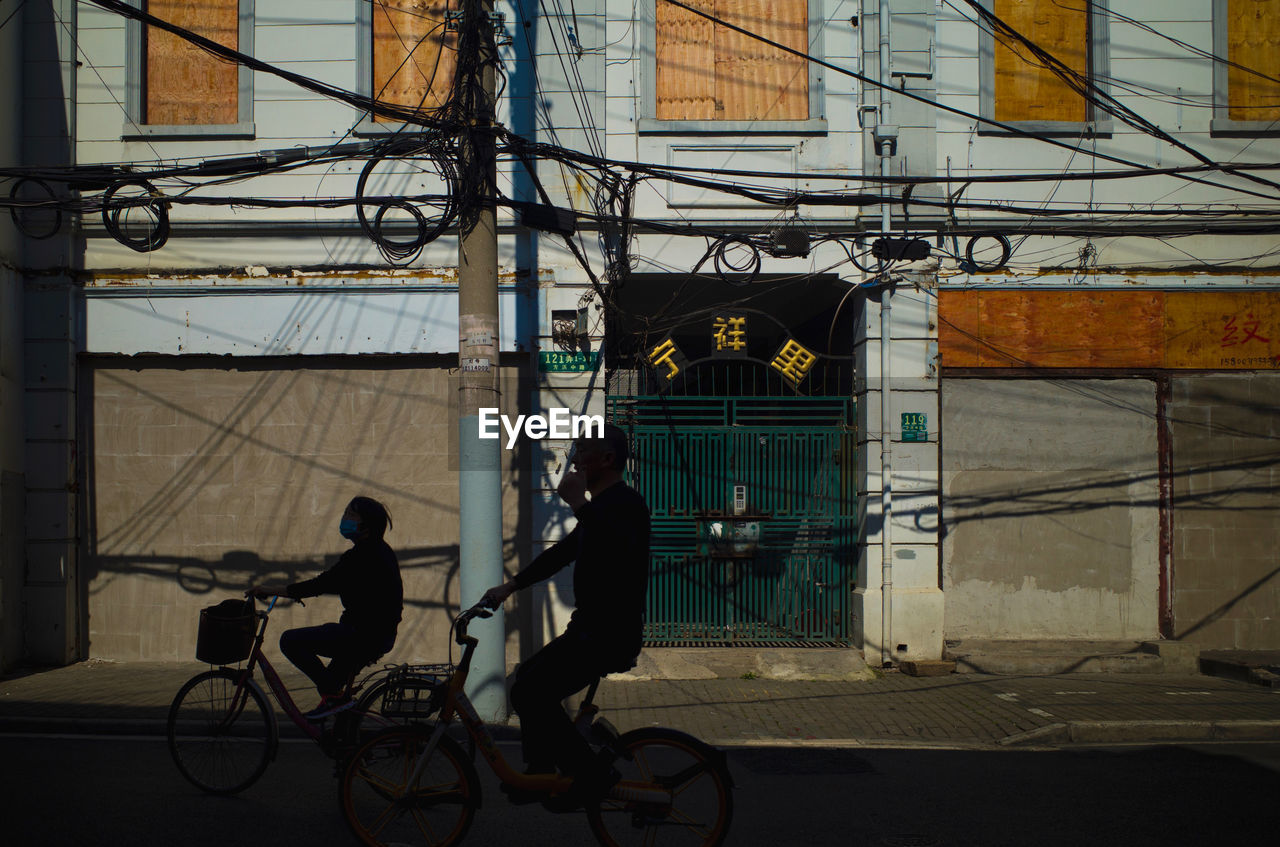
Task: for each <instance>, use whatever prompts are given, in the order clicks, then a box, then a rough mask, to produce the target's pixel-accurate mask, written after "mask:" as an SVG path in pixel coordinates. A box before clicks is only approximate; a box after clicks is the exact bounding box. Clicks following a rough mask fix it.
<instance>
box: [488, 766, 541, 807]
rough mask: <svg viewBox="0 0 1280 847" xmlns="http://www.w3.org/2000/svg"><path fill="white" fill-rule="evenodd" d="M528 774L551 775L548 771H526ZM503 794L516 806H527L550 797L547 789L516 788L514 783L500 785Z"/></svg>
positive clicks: (499, 788)
mask: <svg viewBox="0 0 1280 847" xmlns="http://www.w3.org/2000/svg"><path fill="white" fill-rule="evenodd" d="M525 775H526V776H534V775H539V776H541V775H550V774H549V772H547V771H525ZM498 790H500V791H501V792H502V793H503V794H505V795H506V796H507V800H508V801H510V802H511V804H512V805H514V806H527V805H529V804H530V803H538V802H541V801H545V800H546V799H547V797H548V794H547V792H545V791H532V790H530V789H528V788H516V787H515V786H514V785H510V784H508V783H505V782H504V783H502V784H501V785H499V786H498Z"/></svg>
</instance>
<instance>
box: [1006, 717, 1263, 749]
mask: <svg viewBox="0 0 1280 847" xmlns="http://www.w3.org/2000/svg"><path fill="white" fill-rule="evenodd" d="M1166 741H1280V721H1267V720H1223V721H1159V720H1148V721H1070V722H1067V723H1054V724H1049V725H1048V726H1042V727H1039V728H1037V729H1033V730H1029V731H1027V732H1020V733H1017V734H1016V735H1010V736H1008V737H1006V738H1001V739H1000V740H999V741H997V742H996V744H998V745H1000V746H1002V747H1016V746H1019V745H1024V744H1158V743H1162V742H1166Z"/></svg>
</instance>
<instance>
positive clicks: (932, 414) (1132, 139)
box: [0, 0, 1280, 666]
mask: <svg viewBox="0 0 1280 847" xmlns="http://www.w3.org/2000/svg"><path fill="white" fill-rule="evenodd" d="M206 6H208V8H206ZM1077 7H1078V8H1077ZM130 9H142V10H143V11H144V12H145V13H147V14H149V15H152V16H154V17H155V18H157V19H160V20H163V21H167V22H169V23H171V24H174V25H176V27H177V28H179V29H181V30H189V31H192V32H195V33H196V34H198V35H200V36H202V37H204V38H207V39H210V40H211V41H212V42H214V43H215V44H216V45H221V46H222V47H224V48H227V49H229V50H233V51H236V53H238V54H243V55H245V56H249V57H252V59H253V60H255V62H256V63H257V64H253V63H246V62H244V61H239V62H237V61H233V60H231V59H229V58H228V55H223V56H222V57H221V58H214V57H211V56H210V55H209V54H208V53H207V52H202V51H200V50H198V49H196V48H193V47H192V46H191V43H190V42H189V40H187V39H184V38H183V37H181V36H180V34H178V33H175V32H174V31H173V30H172V28H171V29H168V30H166V29H161V28H159V27H157V26H154V25H149V24H148V22H147V20H146V19H145V18H139V17H138V16H137V15H134V14H130V11H129V10H130ZM192 9H194V7H187V6H185V5H183V4H177V3H161V2H149V3H146V4H140V3H139V4H135V5H133V6H124V5H123V4H113V3H111V2H105V0H104V2H91V3H80V4H77V3H73V2H70V0H44V2H39V3H31V2H29V3H28V4H26V7H25V8H24V10H23V11H22V13H21V14H20V15H19V16H18V17H17V18H16V20H17V21H18V24H17V25H10V26H9V27H6V28H5V29H4V30H0V32H5V33H7V35H6V37H10V38H13V37H16V36H14V35H13V33H15V32H21V33H22V36H23V38H22V50H20V51H19V50H14V51H9V52H8V53H6V56H8V57H15V56H16V57H19V58H7V59H6V60H5V61H11V62H19V63H20V66H21V67H20V70H21V76H20V78H22V79H23V87H22V88H21V89H18V88H16V87H10V88H9V89H8V90H7V94H6V96H7V97H8V98H9V99H8V100H7V101H6V104H7V106H6V107H7V108H8V109H9V111H10V112H13V113H18V112H19V111H21V113H22V115H23V117H24V120H23V121H21V122H17V121H14V122H10V123H8V124H7V126H8V127H10V130H9V132H10V135H9V137H8V141H7V142H6V143H7V144H8V145H9V146H8V147H6V148H4V160H5V161H6V162H9V163H12V164H17V165H21V166H23V167H25V168H28V169H36V170H33V171H32V175H33V176H38V177H39V179H38V180H28V181H27V182H26V183H25V184H24V185H21V186H18V187H17V188H16V189H15V191H16V193H15V194H12V195H11V198H13V199H14V200H15V201H22V203H21V204H18V205H17V207H16V208H15V215H14V218H13V224H14V225H13V226H10V225H9V224H8V223H6V224H4V225H5V226H6V227H7V228H6V229H5V231H4V233H3V237H4V238H5V239H7V240H6V241H4V242H3V244H2V245H0V246H2V247H3V251H4V256H5V265H4V267H0V274H6V275H7V276H6V277H5V280H4V291H5V298H6V299H5V303H4V305H5V309H4V315H5V317H4V321H5V324H4V325H3V326H4V331H3V333H2V334H0V348H2V349H0V352H3V353H4V356H5V363H6V364H5V367H4V369H3V381H0V389H2V390H3V394H2V395H0V399H3V401H4V403H3V409H4V417H3V421H4V427H5V429H4V434H3V436H4V437H3V445H0V447H2V449H0V458H3V463H4V465H3V470H4V474H5V476H4V486H5V488H4V496H3V498H0V499H3V507H4V514H3V526H4V532H5V535H4V542H3V545H0V554H2V555H3V556H4V557H5V558H4V564H3V571H2V572H0V580H2V581H0V610H2V611H0V614H3V632H4V653H3V662H4V663H5V664H6V665H7V666H11V665H13V664H14V663H16V662H17V661H21V660H23V659H25V660H28V661H38V662H53V663H65V662H68V661H73V660H76V659H80V658H87V657H91V656H95V657H102V658H111V659H121V660H132V659H160V660H181V659H187V658H189V657H190V656H191V655H192V653H193V645H194V635H195V621H196V614H197V612H198V610H199V609H200V608H201V607H203V606H205V605H208V604H210V603H212V602H216V601H217V600H219V599H222V597H223V596H227V595H229V594H232V593H235V592H237V591H239V590H241V589H242V588H243V587H245V586H247V585H248V584H250V583H251V582H256V581H263V580H267V579H270V580H273V581H275V580H279V579H282V578H283V579H286V580H292V579H296V578H302V577H305V576H306V575H308V574H310V573H312V572H314V571H316V570H318V569H319V568H321V567H323V566H324V565H325V563H326V562H328V561H331V560H332V559H333V557H335V556H336V555H337V554H338V553H339V552H340V550H341V549H342V546H343V545H342V542H341V540H340V539H339V537H338V536H337V533H336V522H337V518H338V515H339V514H340V513H341V510H342V506H343V505H344V503H345V501H346V500H347V499H348V498H349V497H350V496H353V495H355V494H359V493H365V494H369V495H371V496H375V497H378V498H379V499H382V500H384V501H385V502H386V503H387V504H388V505H389V507H390V510H391V513H392V516H393V519H394V521H395V526H394V529H393V531H392V534H391V536H390V540H391V542H392V543H393V545H394V546H395V547H396V548H397V550H399V551H400V552H401V557H402V564H403V565H404V567H405V574H406V597H407V603H406V614H405V623H404V625H403V626H402V629H401V637H400V642H399V645H398V646H397V648H396V653H395V654H394V655H393V656H392V657H391V658H396V659H423V660H430V659H438V658H440V657H441V655H442V653H443V651H444V649H445V648H446V643H445V642H446V632H447V623H448V612H449V611H450V610H451V609H455V608H456V605H457V602H458V543H459V534H458V524H459V521H460V520H465V515H461V514H460V513H459V497H458V493H457V491H458V460H457V439H458V433H457V429H456V420H457V416H458V412H457V399H456V398H457V389H458V368H459V360H458V352H459V340H460V339H459V332H458V319H457V314H458V286H459V279H458V270H457V268H458V264H459V258H458V251H459V244H458V241H459V239H458V222H457V220H456V217H451V215H454V213H455V212H456V208H457V207H458V192H459V191H466V190H468V185H467V184H466V180H465V176H466V172H465V170H464V171H462V172H461V174H460V172H459V167H458V161H457V158H456V156H454V157H451V156H450V155H449V153H448V151H449V150H450V149H452V148H448V147H447V145H446V146H443V147H442V146H441V144H442V142H440V141H439V138H440V137H441V136H440V135H439V133H440V132H442V131H443V130H442V129H441V127H440V126H432V125H430V121H431V120H432V119H433V118H431V116H435V118H439V116H440V115H442V114H447V115H453V116H454V117H455V118H456V115H454V113H453V112H451V111H450V110H451V109H452V108H453V107H454V104H455V101H454V100H453V99H452V98H453V94H452V92H453V90H454V87H453V81H454V80H455V79H457V78H458V75H459V74H463V73H466V68H467V53H466V50H465V49H464V48H462V47H460V46H459V45H460V38H461V34H460V31H459V26H460V19H457V18H456V17H455V16H454V15H453V14H452V13H453V12H457V11H459V7H458V5H457V4H456V3H450V2H445V0H416V2H410V0H377V1H376V2H356V3H353V2H350V0H321V1H320V2H313V3H307V4H299V3H296V2H292V0H216V2H211V3H210V4H204V5H202V6H201V7H200V8H199V10H198V11H192ZM496 11H497V12H498V13H500V17H497V18H496V19H495V22H494V34H495V39H494V40H495V43H496V46H497V51H498V55H499V57H500V62H499V65H498V67H496V69H495V70H496V75H497V77H498V79H499V84H498V89H499V92H500V94H499V97H498V100H497V110H498V121H499V122H500V123H501V125H502V129H503V133H505V134H504V135H502V138H503V139H504V143H503V144H502V145H500V151H501V152H500V156H499V165H498V184H497V192H498V195H499V197H500V202H499V204H498V207H499V209H498V212H499V217H498V220H499V225H498V227H499V239H498V245H499V258H498V264H499V269H498V270H499V291H500V314H501V321H500V327H499V331H498V341H497V346H498V348H499V351H498V353H497V355H498V361H499V370H500V375H501V389H502V390H501V396H502V405H503V407H504V411H509V412H511V413H513V414H514V413H534V412H542V413H546V412H549V411H550V410H552V409H559V408H563V409H567V410H570V411H571V412H573V413H578V414H601V415H604V416H607V417H609V418H611V419H613V420H615V421H616V422H618V423H619V424H620V425H623V426H624V427H626V428H627V429H628V430H629V431H630V432H631V434H632V437H633V441H634V444H635V448H636V461H635V463H634V466H633V468H632V479H633V481H634V484H636V485H637V486H638V487H640V488H641V490H642V491H643V492H644V493H645V495H646V497H647V499H648V500H649V503H650V507H651V509H652V511H653V515H654V528H655V536H654V546H653V551H654V558H653V563H654V570H653V574H654V576H653V584H652V586H651V592H650V611H649V632H648V639H649V643H650V644H651V645H654V646H661V645H677V644H679V645H744V646H752V645H772V644H792V645H806V644H823V645H842V646H847V647H849V648H851V649H856V650H860V651H862V653H863V655H864V656H865V657H866V659H867V661H868V662H869V663H872V664H880V663H882V662H895V661H900V660H903V659H933V658H939V657H940V656H942V654H943V651H944V649H945V647H946V642H947V641H948V640H952V641H957V640H958V641H963V640H965V639H1021V638H1036V639H1056V640H1076V639H1093V640H1099V639H1106V640H1126V641H1134V642H1137V641H1145V640H1154V639H1160V638H1166V639H1172V638H1176V639H1185V640H1193V641H1195V642H1196V643H1199V644H1202V645H1203V646H1205V647H1206V648H1222V647H1234V648H1264V647H1266V648H1271V649H1275V648H1276V646H1277V645H1280V623H1276V619H1275V614H1274V610H1275V608H1277V605H1278V604H1277V602H1276V601H1277V600H1280V597H1278V596H1277V591H1280V588H1278V587H1277V586H1278V585H1280V580H1278V579H1277V575H1276V568H1277V567H1278V566H1280V563H1278V562H1277V560H1276V552H1275V551H1276V550H1277V549H1280V543H1277V542H1280V537H1277V536H1276V532H1277V531H1280V530H1277V529H1276V527H1277V526H1280V523H1278V522H1277V521H1276V520H1275V518H1276V514H1275V513H1276V510H1277V508H1280V504H1278V503H1277V499H1276V498H1277V494H1276V490H1277V485H1276V482H1277V473H1278V471H1277V468H1278V467H1280V458H1278V457H1277V453H1276V448H1275V447H1274V444H1275V443H1276V442H1275V437H1276V435H1277V433H1276V430H1275V427H1276V424H1275V420H1276V416H1275V414H1274V412H1275V408H1276V404H1277V399H1276V398H1277V397H1280V377H1276V376H1275V374H1276V369H1277V367H1280V299H1278V297H1280V295H1277V293H1276V292H1277V288H1278V286H1277V284H1276V283H1277V278H1276V275H1275V274H1276V260H1275V257H1274V255H1273V254H1274V252H1275V244H1276V237H1277V236H1276V219H1275V216H1276V213H1277V212H1278V211H1280V209H1277V202H1276V195H1277V188H1276V187H1275V185H1274V183H1270V180H1271V176H1272V175H1273V174H1274V172H1273V171H1270V170H1267V169H1265V168H1257V169H1250V170H1248V171H1247V172H1241V171H1232V170H1230V169H1224V168H1223V167H1214V166H1210V165H1205V162H1210V163H1231V164H1232V165H1233V166H1240V165H1244V164H1246V163H1259V164H1262V165H1267V164H1271V163H1273V162H1275V161H1278V159H1277V157H1276V155H1275V154H1276V152H1277V132H1276V127H1278V126H1280V113H1277V112H1276V108H1275V107H1274V105H1273V103H1274V102H1275V101H1276V99H1277V93H1278V92H1280V83H1277V82H1276V79H1277V78H1280V67H1277V64H1276V63H1277V59H1276V57H1277V56H1280V50H1277V49H1275V48H1276V46H1277V45H1276V43H1275V42H1276V39H1277V37H1280V36H1277V26H1278V24H1277V21H1278V20H1280V4H1277V3H1275V2H1271V0H1248V2H1245V1H1244V0H1217V2H1215V3H1213V4H1209V5H1206V4H1202V3H1192V2H1189V0H1187V1H1186V2H1183V0H1178V2H1169V3H1164V4H1160V9H1159V11H1158V12H1154V11H1153V10H1152V9H1151V8H1150V4H1141V3H1137V2H1124V0H1106V1H1105V2H1103V0H1098V1H1097V2H1085V0H1079V2H1076V0H1072V2H1069V3H1063V2H1061V0H1059V1H1058V2H1048V1H1047V0H1045V2H1039V0H1024V2H1013V0H983V2H974V3H969V2H933V1H932V0H892V1H891V2H872V0H863V2H854V0H773V2H767V3H766V2H763V0H761V2H754V0H753V2H741V0H740V1H739V2H734V3H727V2H713V0H699V1H698V2H693V3H685V4H675V3H671V2H668V0H639V2H629V3H619V2H608V0H585V2H577V3H574V4H570V5H569V7H568V8H563V9H562V8H561V7H560V5H559V4H557V5H556V6H555V8H554V9H547V8H544V7H543V6H542V5H540V4H537V3H532V2H526V0H517V1H516V2H505V3H501V2H500V3H498V4H497V6H496ZM72 33H73V34H74V38H73V37H71V34H72ZM762 39H764V40H762ZM1215 57H1216V58H1215ZM460 68H461V69H460ZM55 69H56V72H55ZM8 78H9V79H17V78H19V77H18V76H15V75H9V76H8ZM19 91H20V92H21V93H20V95H19V94H18V93H17V92H19ZM374 100H376V101H378V103H382V104H390V106H391V108H389V109H384V110H379V109H377V108H371V107H370V103H371V102H372V101H374ZM396 109H399V110H401V111H396ZM405 110H407V112H408V113H409V114H417V115H426V116H428V119H427V121H426V123H427V124H428V125H427V126H426V127H425V129H424V126H423V124H421V123H414V122H412V121H409V122H406V121H405V120H403V117H404V116H405V115H406V111H405ZM445 129H448V127H445ZM432 132H436V133H437V134H436V135H432ZM1196 167H1199V168H1200V169H1199V170H1188V169H1189V168H1196ZM18 178H20V175H19V174H18V173H17V172H14V174H13V175H11V176H10V177H9V184H10V186H11V187H12V186H13V185H14V183H15V182H16V181H17V179H18ZM41 192H44V193H41ZM49 197H53V198H54V199H55V200H56V201H58V202H59V203H61V204H62V207H63V208H65V214H60V216H54V215H53V214H51V213H50V212H49V206H48V205H47V204H46V205H41V202H42V201H45V200H47V199H48V198H49ZM11 205H15V204H14V203H11ZM73 212H78V214H73ZM19 342H20V343H19ZM566 447H567V443H566V442H564V441H556V440H534V439H528V438H525V439H519V440H518V442H517V444H516V445H515V449H512V450H504V451H503V452H502V457H503V458H502V463H503V464H502V467H503V474H502V479H503V492H502V503H503V529H502V533H503V559H504V566H505V567H506V568H507V569H508V571H512V570H515V569H518V568H519V567H521V566H522V565H524V564H527V562H528V561H529V560H530V558H531V557H532V556H533V555H535V554H536V553H537V551H538V550H540V549H542V547H543V546H544V545H546V544H549V543H552V542H554V540H556V539H557V538H559V537H561V535H562V534H563V532H564V530H565V525H566V522H567V521H568V520H569V517H570V516H569V515H568V514H567V513H566V510H565V509H564V508H563V507H562V506H561V505H560V504H559V503H558V499H557V498H556V496H555V494H554V489H555V484H556V482H557V480H558V478H559V475H560V474H561V473H562V471H563V468H564V465H565V462H566ZM570 584H571V583H570V581H569V580H568V579H567V578H565V579H563V580H555V581H553V582H552V583H551V584H549V585H546V586H540V587H539V588H538V589H537V590H535V592H533V593H532V594H531V596H530V597H527V598H522V599H521V600H520V601H519V605H518V606H517V612H518V613H517V614H516V615H513V616H512V617H511V618H510V619H509V621H510V623H509V627H508V628H509V630H510V637H509V642H508V657H509V659H510V660H513V661H514V660H515V659H516V658H518V657H519V656H520V655H522V654H526V653H527V652H528V651H529V650H531V649H533V648H536V646H537V645H539V644H540V643H542V642H543V641H544V640H545V639H546V638H547V637H548V635H549V634H550V633H552V632H553V631H555V630H557V629H558V628H559V627H560V626H561V625H562V624H563V621H564V619H565V617H566V614H567V609H568V603H569V602H571V599H572V598H571V589H570ZM330 611H331V610H329V609H327V608H326V607H325V606H324V604H323V603H318V604H313V605H311V606H309V607H308V608H307V609H305V610H304V609H293V610H289V611H287V612H284V613H283V615H284V616H285V619H284V620H283V621H282V624H283V625H296V624H299V623H303V622H310V621H319V620H323V619H326V618H327V617H329V616H330Z"/></svg>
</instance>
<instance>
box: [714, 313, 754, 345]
mask: <svg viewBox="0 0 1280 847" xmlns="http://www.w3.org/2000/svg"><path fill="white" fill-rule="evenodd" d="M712 326H713V327H714V329H715V332H714V335H713V337H714V338H715V340H716V352H717V353H723V352H724V351H726V350H732V351H733V352H735V353H736V352H738V351H740V350H745V349H747V319H746V318H745V317H725V316H723V315H716V317H715V320H714V322H713V324H712Z"/></svg>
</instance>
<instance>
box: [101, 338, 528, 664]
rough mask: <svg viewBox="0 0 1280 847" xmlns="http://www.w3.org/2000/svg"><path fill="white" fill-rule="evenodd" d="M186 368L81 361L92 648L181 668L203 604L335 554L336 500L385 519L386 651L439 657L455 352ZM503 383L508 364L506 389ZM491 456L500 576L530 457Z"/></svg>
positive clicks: (450, 522) (453, 540)
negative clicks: (501, 546)
mask: <svg viewBox="0 0 1280 847" xmlns="http://www.w3.org/2000/svg"><path fill="white" fill-rule="evenodd" d="M200 361H202V362H203V363H202V364H201V363H197V364H187V363H183V362H181V361H179V360H175V359H171V358H168V359H166V358H135V359H99V360H96V361H94V362H93V363H92V367H91V375H90V376H89V377H88V378H87V384H88V387H87V388H86V394H90V393H91V396H92V400H91V408H92V422H91V424H90V425H89V426H88V427H87V432H86V436H87V438H86V445H85V446H86V451H85V452H86V455H87V456H88V457H89V458H88V460H87V465H88V467H87V479H86V490H87V492H88V497H87V503H86V517H87V530H86V536H85V541H86V550H85V562H86V575H85V587H86V589H87V593H88V639H89V643H88V655H89V656H93V657H103V658H110V659H121V660H136V659H146V660H181V661H194V656H195V653H194V650H195V635H196V621H197V615H198V613H199V610H200V609H201V608H203V607H204V606H207V605H210V604H213V603H216V602H219V601H221V600H223V599H225V598H227V597H232V596H238V595H239V594H240V593H241V592H242V591H243V590H244V589H245V587H247V586H248V585H250V584H252V583H255V582H261V581H288V582H292V581H295V580H299V579H306V578H309V577H311V576H314V575H315V574H316V573H318V572H319V571H320V570H321V569H322V568H324V567H326V566H328V565H329V564H332V562H333V561H334V560H336V558H337V556H338V555H340V554H341V552H342V551H343V550H345V549H346V548H347V543H346V542H345V541H344V540H343V539H342V538H341V537H340V536H339V535H338V530H337V525H338V518H339V517H340V516H341V513H342V509H343V507H344V506H345V505H346V502H347V501H348V500H349V499H350V498H351V497H352V496H354V495H356V494H368V495H370V496H373V497H376V498H378V499H380V500H382V501H383V502H384V503H386V504H387V506H388V508H389V509H390V511H391V514H392V519H393V521H394V524H395V526H394V529H393V530H392V531H391V532H390V533H389V534H388V536H387V539H388V542H389V543H390V544H391V545H392V547H393V548H394V549H395V550H396V551H397V554H398V555H399V557H400V563H401V568H402V572H403V576H404V581H405V612H404V621H403V623H402V624H401V628H400V637H399V641H398V644H397V646H396V648H395V650H394V652H393V653H392V654H390V656H389V658H390V659H395V660H410V661H441V660H443V659H444V658H445V657H446V651H447V649H448V643H447V633H448V626H449V618H448V615H447V613H448V611H450V610H456V604H457V591H458V588H457V567H458V475H457V471H456V458H455V457H456V451H457V446H456V444H457V439H456V435H451V433H453V432H454V430H453V426H454V422H455V421H456V414H457V412H456V408H455V409H451V407H450V401H451V398H453V397H455V396H456V384H453V383H451V381H450V379H449V369H450V368H451V367H452V366H453V364H454V363H455V362H456V359H453V358H452V357H445V356H440V357H397V358H395V359H394V360H392V359H381V360H376V361H369V360H361V361H353V360H351V359H345V360H344V359H338V358H327V359H321V360H315V359H312V360H300V359H298V358H293V359H289V360H267V361H263V360H253V361H248V360H233V361H231V362H225V361H224V360H212V359H204V360H200ZM514 376H515V369H514V368H513V367H510V366H508V367H506V368H504V379H505V380H506V381H507V382H508V387H509V388H511V389H512V391H514V390H515V386H514V383H513V382H512V381H511V379H512V378H514ZM451 389H453V390H451ZM503 458H504V462H506V468H505V474H504V487H503V503H504V509H503V511H504V516H505V517H504V526H503V536H504V540H505V560H506V566H507V568H508V570H514V569H515V568H517V567H519V566H520V565H522V564H523V563H525V562H527V543H526V542H525V540H524V539H526V538H527V536H528V526H527V524H528V519H527V508H526V506H525V504H526V503H527V502H528V499H529V498H528V482H527V480H526V479H524V478H523V476H522V475H521V474H520V473H518V472H515V471H513V470H512V469H513V468H521V467H525V466H526V460H524V459H523V458H522V457H521V454H520V453H519V452H518V451H517V452H506V451H504V452H503ZM451 465H453V467H451ZM339 609H340V603H339V601H338V599H337V598H317V599H315V600H312V601H308V603H307V606H306V608H301V607H297V606H290V607H288V608H282V609H281V610H280V611H278V612H277V614H276V615H275V616H274V618H273V622H272V630H273V632H274V633H275V635H276V636H278V635H279V633H280V632H281V631H283V630H284V629H285V628H288V627H290V626H300V625H310V624H315V623H321V622H324V621H327V620H336V618H337V616H338V613H339ZM275 641H276V638H275V637H274V636H272V637H269V645H268V646H269V647H270V651H269V654H270V655H272V656H274V655H275Z"/></svg>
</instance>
